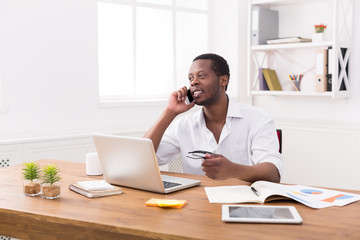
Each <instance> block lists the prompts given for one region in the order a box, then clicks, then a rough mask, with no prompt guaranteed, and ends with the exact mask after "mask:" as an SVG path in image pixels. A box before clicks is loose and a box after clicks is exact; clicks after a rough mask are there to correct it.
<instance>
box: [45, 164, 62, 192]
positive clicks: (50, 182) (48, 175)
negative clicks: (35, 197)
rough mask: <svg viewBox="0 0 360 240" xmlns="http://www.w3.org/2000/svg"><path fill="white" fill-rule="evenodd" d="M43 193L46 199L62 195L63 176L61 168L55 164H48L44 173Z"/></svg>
mask: <svg viewBox="0 0 360 240" xmlns="http://www.w3.org/2000/svg"><path fill="white" fill-rule="evenodd" d="M42 180H43V183H42V193H43V197H44V198H46V199H55V198H58V197H60V189H61V183H60V180H61V177H60V170H59V168H58V167H57V166H55V165H54V164H49V165H46V166H45V167H44V169H43V175H42Z"/></svg>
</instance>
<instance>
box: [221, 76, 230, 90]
mask: <svg viewBox="0 0 360 240" xmlns="http://www.w3.org/2000/svg"><path fill="white" fill-rule="evenodd" d="M228 83H229V76H227V75H223V76H220V85H221V86H222V87H225V86H226V85H228Z"/></svg>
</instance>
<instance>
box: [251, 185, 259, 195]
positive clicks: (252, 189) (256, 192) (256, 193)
mask: <svg viewBox="0 0 360 240" xmlns="http://www.w3.org/2000/svg"><path fill="white" fill-rule="evenodd" d="M251 191H253V192H254V193H255V195H256V196H259V192H258V191H256V189H255V188H254V187H251Z"/></svg>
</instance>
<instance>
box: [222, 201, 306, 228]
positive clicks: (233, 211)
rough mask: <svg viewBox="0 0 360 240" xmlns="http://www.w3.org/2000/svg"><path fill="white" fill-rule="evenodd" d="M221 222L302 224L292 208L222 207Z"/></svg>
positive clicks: (296, 212)
mask: <svg viewBox="0 0 360 240" xmlns="http://www.w3.org/2000/svg"><path fill="white" fill-rule="evenodd" d="M222 220H223V221H224V222H247V223H292V224H300V223H302V219H301V217H300V214H299V213H298V211H297V210H296V208H295V207H292V206H254V205H223V206H222Z"/></svg>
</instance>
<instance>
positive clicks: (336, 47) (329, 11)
mask: <svg viewBox="0 0 360 240" xmlns="http://www.w3.org/2000/svg"><path fill="white" fill-rule="evenodd" d="M353 4H354V3H353V0H311V1H310V0H249V9H248V11H249V14H248V15H249V21H248V22H249V26H248V36H249V39H248V94H249V95H250V96H259V95H274V96H325V97H333V98H338V97H349V96H350V95H351V76H350V75H351V74H350V73H351V71H350V68H351V61H350V56H351V47H352V41H353V37H352V27H353V16H354V13H353ZM254 6H261V7H265V8H269V9H272V10H277V11H278V13H279V26H278V27H279V38H282V37H298V36H299V37H305V38H311V37H312V34H313V33H314V25H315V24H320V23H324V24H326V25H327V29H326V34H327V40H326V41H323V42H306V43H288V44H272V45H251V44H252V43H251V37H252V36H251V35H252V25H251V24H252V10H253V7H254ZM328 48H332V49H333V54H332V57H331V58H329V62H328V66H329V67H331V68H332V87H331V91H326V92H316V90H315V81H316V78H315V69H316V63H315V59H316V51H317V49H328ZM342 50H343V52H345V54H343V53H342ZM259 68H272V69H274V70H275V71H276V72H277V75H278V78H279V80H280V83H281V85H282V88H283V91H263V90H259V81H258V69H259ZM301 73H303V74H304V78H303V80H302V86H301V91H299V92H295V91H291V82H290V80H289V79H288V75H290V74H301Z"/></svg>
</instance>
